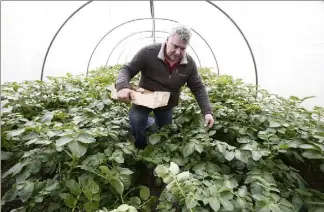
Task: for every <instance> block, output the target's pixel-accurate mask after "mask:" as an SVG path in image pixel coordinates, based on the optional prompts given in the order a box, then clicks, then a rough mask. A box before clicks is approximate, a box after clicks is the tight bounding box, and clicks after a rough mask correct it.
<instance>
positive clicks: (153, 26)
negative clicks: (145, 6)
mask: <svg viewBox="0 0 324 212" xmlns="http://www.w3.org/2000/svg"><path fill="white" fill-rule="evenodd" d="M150 9H151V17H152V28H153V31H152V35H153V43H155V15H154V2H153V0H150Z"/></svg>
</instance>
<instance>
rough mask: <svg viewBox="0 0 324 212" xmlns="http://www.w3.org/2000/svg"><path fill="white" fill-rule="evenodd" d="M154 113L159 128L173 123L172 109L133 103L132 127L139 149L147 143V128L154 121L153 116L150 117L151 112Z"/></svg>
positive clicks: (130, 116)
mask: <svg viewBox="0 0 324 212" xmlns="http://www.w3.org/2000/svg"><path fill="white" fill-rule="evenodd" d="M152 111H153V113H154V119H153V121H154V122H155V124H156V126H157V127H158V128H161V127H163V126H164V125H167V124H171V123H172V109H171V110H164V111H160V110H159V111H158V110H154V109H151V108H148V107H144V106H140V105H135V104H132V107H131V109H130V112H129V121H130V128H131V132H132V134H133V136H134V137H135V146H136V147H137V148H139V149H144V148H145V147H146V145H147V136H146V130H147V128H148V127H149V125H151V124H153V123H152V118H151V117H149V114H150V112H152ZM150 118H151V119H150Z"/></svg>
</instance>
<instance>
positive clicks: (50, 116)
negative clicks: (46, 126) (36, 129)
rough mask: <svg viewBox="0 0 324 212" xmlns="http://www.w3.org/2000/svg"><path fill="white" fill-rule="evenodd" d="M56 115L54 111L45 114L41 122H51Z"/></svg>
mask: <svg viewBox="0 0 324 212" xmlns="http://www.w3.org/2000/svg"><path fill="white" fill-rule="evenodd" d="M53 117H54V113H52V112H48V113H46V114H45V115H43V117H42V119H41V123H48V122H51V121H52V119H53Z"/></svg>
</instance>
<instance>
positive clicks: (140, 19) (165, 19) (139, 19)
mask: <svg viewBox="0 0 324 212" xmlns="http://www.w3.org/2000/svg"><path fill="white" fill-rule="evenodd" d="M150 19H151V18H138V19H132V20H129V21H126V22H123V23H121V24H119V25H117V26H115V27H114V28H113V29H111V30H110V31H109V32H107V33H106V34H105V35H104V36H103V37H102V38H101V39H100V40H99V42H98V43H97V45H96V46H95V48H94V49H93V51H92V53H91V55H90V58H89V61H88V66H87V73H86V76H88V72H89V66H90V62H91V59H92V56H93V54H94V52H95V51H96V49H97V47H98V46H99V44H100V43H101V42H102V40H103V39H104V38H105V37H106V36H108V35H109V34H110V33H111V32H113V31H114V30H115V29H117V28H119V27H121V26H123V25H125V24H128V23H131V22H134V21H142V20H150ZM155 20H163V21H171V22H174V23H178V22H177V21H175V20H172V19H167V18H155ZM191 30H192V31H193V32H195V33H196V34H197V35H198V36H199V37H200V38H201V39H203V41H204V42H205V43H206V45H207V46H208V48H209V50H210V51H211V53H212V55H213V57H214V60H215V63H216V67H217V73H218V75H219V67H218V62H217V59H216V56H215V54H214V52H213V50H212V48H211V47H210V46H209V44H208V42H207V41H206V40H205V39H204V38H203V37H202V36H201V35H200V34H199V33H198V32H197V31H196V30H194V29H192V28H191Z"/></svg>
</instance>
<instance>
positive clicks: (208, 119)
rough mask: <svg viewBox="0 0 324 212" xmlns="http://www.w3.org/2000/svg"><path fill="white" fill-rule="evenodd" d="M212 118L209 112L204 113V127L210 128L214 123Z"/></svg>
mask: <svg viewBox="0 0 324 212" xmlns="http://www.w3.org/2000/svg"><path fill="white" fill-rule="evenodd" d="M214 122H215V121H214V118H213V116H212V115H211V114H206V115H205V127H207V125H208V127H209V128H211V127H212V126H213V125H214Z"/></svg>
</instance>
